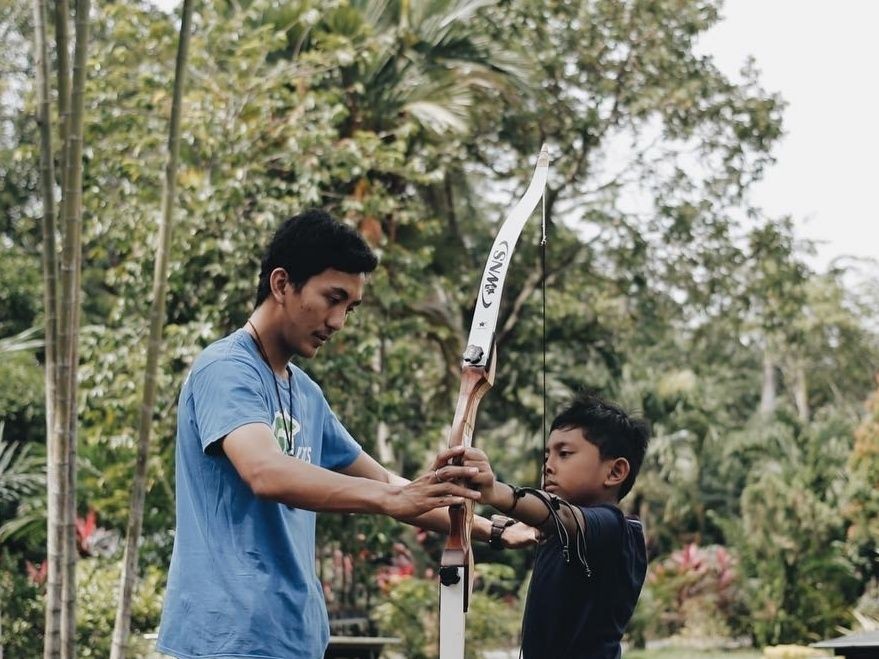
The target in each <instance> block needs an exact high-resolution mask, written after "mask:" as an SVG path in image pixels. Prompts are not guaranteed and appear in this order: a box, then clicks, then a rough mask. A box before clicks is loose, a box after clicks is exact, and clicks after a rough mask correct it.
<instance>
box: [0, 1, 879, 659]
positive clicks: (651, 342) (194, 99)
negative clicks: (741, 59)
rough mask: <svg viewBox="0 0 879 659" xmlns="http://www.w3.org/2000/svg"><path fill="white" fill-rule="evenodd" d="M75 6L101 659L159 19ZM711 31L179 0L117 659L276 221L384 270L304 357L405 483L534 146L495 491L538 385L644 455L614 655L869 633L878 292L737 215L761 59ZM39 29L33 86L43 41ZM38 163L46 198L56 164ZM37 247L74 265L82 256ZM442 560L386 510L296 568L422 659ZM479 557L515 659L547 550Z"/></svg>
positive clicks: (80, 325)
mask: <svg viewBox="0 0 879 659" xmlns="http://www.w3.org/2000/svg"><path fill="white" fill-rule="evenodd" d="M34 4H37V5H39V4H40V3H31V2H25V1H24V0H7V1H6V2H4V4H3V5H2V8H0V33H2V39H0V75H2V83H0V84H2V87H0V98H2V115H0V172H2V182H0V208H2V213H0V222H2V224H0V353H2V358H0V423H2V425H0V541H2V550H0V648H2V652H3V653H4V656H8V657H37V656H40V655H41V654H42V652H43V642H44V641H43V635H44V633H43V631H44V625H45V624H46V622H45V615H44V600H45V597H46V589H47V584H46V579H47V567H46V565H47V564H46V560H47V543H48V542H49V540H50V538H49V536H50V533H49V530H50V529H51V528H52V525H51V520H48V521H47V506H48V501H47V485H46V479H47V469H46V464H47V451H46V446H47V432H46V415H45V410H46V392H45V382H46V377H45V375H44V370H45V368H44V366H45V363H46V359H47V356H46V344H45V342H44V341H43V340H42V339H43V334H44V327H45V326H46V314H45V311H44V309H45V306H44V286H45V280H44V275H43V257H44V255H45V254H46V249H47V247H46V246H47V244H48V243H47V241H46V239H45V237H44V233H43V219H44V216H45V209H46V202H45V200H46V197H45V196H44V193H43V191H42V190H41V187H40V185H41V166H40V145H41V139H40V123H39V121H38V117H39V112H40V105H39V102H38V101H39V93H38V92H39V89H38V84H37V82H38V75H37V72H38V71H37V68H38V62H37V58H36V56H35V53H36V52H37V51H36V50H35V38H34V35H35V31H36V27H37V26H36V25H35V19H34V12H33V6H34ZM65 4H66V3H65ZM77 5H78V6H81V5H85V7H86V13H87V14H88V16H89V21H88V23H89V25H88V27H89V34H88V36H87V43H88V49H87V54H86V57H85V59H84V64H85V67H84V76H83V80H82V82H83V87H82V91H83V95H82V99H83V106H82V109H83V112H82V121H83V131H82V154H81V162H82V171H81V176H82V184H81V193H82V196H81V210H82V223H81V239H82V243H81V269H82V270H81V282H80V287H81V290H82V298H81V312H80V318H79V319H78V322H75V323H74V325H75V327H76V328H77V329H76V333H75V339H76V344H77V346H78V353H79V354H78V364H79V366H78V373H77V387H76V393H77V396H76V398H75V404H76V417H75V418H76V422H75V423H74V425H75V428H76V440H77V441H76V459H75V473H76V479H75V488H76V489H75V494H76V497H75V517H76V524H75V539H76V554H75V557H76V558H77V560H76V589H75V604H76V617H75V630H76V634H75V639H74V640H75V648H76V654H77V655H78V656H83V657H88V656H94V657H105V656H109V654H110V649H109V648H110V643H111V637H112V630H113V626H114V618H115V616H116V608H117V602H118V600H119V580H120V570H121V562H122V551H123V546H124V542H125V535H126V528H127V525H128V523H129V518H130V508H131V503H130V492H131V489H132V482H133V474H134V472H135V462H136V455H137V450H138V443H139V439H138V436H139V432H138V424H139V421H138V419H139V415H140V408H141V403H142V398H143V386H144V385H143V383H144V373H145V372H146V371H147V347H146V345H147V337H148V335H149V333H150V310H151V305H152V303H153V302H154V299H153V298H154V297H155V296H154V293H153V291H154V290H155V289H154V288H153V277H154V274H153V273H154V267H155V263H156V259H157V256H156V255H157V254H158V253H159V251H160V247H161V243H160V242H159V244H157V241H158V238H157V237H158V228H159V225H160V223H161V222H160V220H161V218H162V217H163V215H164V213H163V201H162V199H163V195H162V191H163V188H164V189H167V183H165V182H164V180H165V167H166V162H167V161H168V151H167V149H166V142H167V140H168V131H169V117H170V115H171V105H172V98H173V90H174V82H175V56H176V54H177V50H178V43H179V39H180V37H179V30H180V17H179V16H177V15H174V14H170V15H169V14H168V13H166V12H164V11H162V10H160V9H159V8H157V7H155V6H154V5H152V4H150V3H148V2H138V1H133V0H124V1H119V2H105V3H95V6H93V7H91V8H90V9H89V8H88V3H81V2H78V3H77ZM719 12H720V6H719V3H718V2H713V1H694V0H629V1H619V0H614V1H610V0H606V1H604V0H590V1H588V2H566V1H561V0H551V1H548V2H529V1H526V0H508V1H500V0H498V1H492V0H371V1H370V0H325V1H323V2H320V1H314V2H310V1H308V0H299V1H293V2H272V1H270V0H252V1H251V0H242V1H240V2H225V1H224V2H213V3H195V6H194V11H193V17H192V27H191V42H190V44H189V55H188V60H187V61H186V65H185V70H186V75H187V78H186V84H185V87H184V88H183V93H182V97H181V101H182V106H181V107H182V113H181V115H180V145H179V159H178V161H177V164H176V177H175V181H176V194H174V195H173V196H172V197H171V198H170V202H169V203H168V204H165V205H164V208H165V209H170V210H171V211H172V214H173V218H174V222H173V230H172V231H170V235H169V239H170V244H169V252H168V260H167V263H168V272H167V288H166V291H165V292H164V296H163V300H164V303H165V308H164V312H163V314H162V316H161V323H162V325H163V342H162V351H161V355H160V358H159V362H158V378H157V381H156V395H157V398H156V402H155V407H154V409H152V410H151V411H150V415H149V418H150V420H151V423H150V428H151V434H152V441H151V443H150V445H149V450H148V454H147V460H146V474H147V480H146V489H145V496H146V499H145V506H144V509H143V535H142V538H141V541H140V543H139V552H138V556H137V563H138V572H139V579H138V583H137V588H136V591H135V597H134V605H133V610H132V618H131V630H132V637H131V643H132V645H131V648H130V650H129V656H146V653H147V652H148V651H149V650H148V647H149V645H150V641H149V639H148V638H147V636H148V635H149V634H151V633H152V632H154V631H155V628H156V626H157V623H158V616H159V613H160V609H161V600H162V592H163V588H164V582H165V576H166V572H167V567H168V562H169V558H170V551H171V547H172V543H173V528H174V464H173V458H174V428H175V416H176V414H175V411H176V396H177V392H178V391H179V387H180V385H181V383H182V380H183V378H184V377H185V375H186V372H187V369H188V367H189V365H190V364H191V362H192V359H193V358H194V357H195V355H197V354H198V352H199V351H200V349H201V348H202V347H204V346H205V345H206V344H207V343H209V342H210V341H212V340H214V339H216V338H218V337H220V336H222V335H224V334H226V333H227V332H230V331H232V330H233V329H235V328H237V327H240V326H241V325H242V324H243V322H244V320H245V319H246V318H247V316H248V314H249V312H250V310H251V306H252V300H253V298H254V294H255V286H256V274H257V271H258V264H259V258H260V253H259V251H260V247H261V246H262V245H263V244H264V243H265V242H266V240H267V239H268V237H269V236H270V235H271V233H272V230H273V228H274V227H275V226H276V225H277V224H278V222H279V221H281V220H282V219H284V218H285V217H287V216H289V215H291V214H293V213H295V212H297V211H298V210H300V209H302V208H306V207H312V206H319V207H322V208H325V209H327V210H329V211H331V212H332V213H334V214H336V215H337V216H339V217H341V218H344V219H345V221H347V222H349V223H350V224H352V225H353V226H356V227H357V228H358V229H359V230H360V231H361V232H362V233H363V234H364V235H365V236H366V237H367V239H368V240H369V241H370V243H371V244H372V245H373V246H374V247H375V249H376V250H377V252H378V253H379V254H380V256H381V261H382V263H381V266H380V268H379V270H378V271H377V272H376V273H375V275H374V276H373V277H372V278H371V281H370V283H369V286H368V289H367V297H366V299H365V303H364V305H363V308H362V309H361V310H358V313H357V314H356V315H355V318H354V319H353V320H352V321H351V322H350V324H349V326H348V327H347V329H346V331H345V332H343V333H342V334H340V335H339V336H338V337H337V339H334V341H333V343H332V344H330V345H328V346H327V347H326V348H325V349H324V350H322V351H321V355H320V357H319V358H318V359H315V360H313V361H310V362H307V363H302V364H300V365H301V366H302V367H303V368H305V369H306V370H307V371H308V372H309V373H310V374H311V375H312V376H313V377H314V378H315V379H316V380H317V381H318V382H319V383H321V385H322V387H323V388H324V390H325V392H326V394H327V397H328V399H329V400H330V402H331V403H332V404H333V406H334V408H335V409H336V411H337V413H338V415H339V416H340V418H341V419H342V420H343V421H344V422H345V424H346V425H347V426H348V427H349V428H350V430H351V431H352V433H353V434H354V435H355V436H356V437H357V438H359V439H360V440H361V441H362V443H363V445H364V447H365V448H366V449H367V450H368V451H370V452H371V453H372V454H373V455H376V456H377V457H379V458H380V459H381V460H382V461H383V462H384V464H386V465H387V466H389V467H390V468H392V469H393V470H396V471H399V472H400V473H402V474H403V475H405V476H409V477H411V476H414V475H416V474H418V473H419V472H420V471H422V470H423V469H424V468H426V466H427V464H428V462H429V460H430V457H431V456H432V455H433V454H434V453H435V452H436V450H437V449H438V448H439V447H441V446H442V445H443V444H444V442H445V440H446V437H445V433H446V432H447V429H448V426H449V424H450V421H451V413H452V411H453V406H454V399H455V393H456V390H457V386H458V378H459V375H458V370H459V359H460V353H461V349H462V346H463V343H464V339H465V335H466V331H467V328H468V327H469V322H470V314H471V312H472V308H473V303H474V293H475V288H476V285H477V283H478V277H479V275H480V273H481V270H482V266H483V264H484V259H485V255H486V254H487V251H488V248H489V246H490V244H491V240H492V239H493V237H494V233H495V231H496V228H497V225H498V222H499V221H500V220H501V219H502V218H503V216H504V214H505V212H506V211H507V210H508V209H509V208H510V207H511V205H512V203H514V201H515V200H516V198H517V197H518V196H519V195H520V194H521V193H522V191H523V188H524V185H525V184H526V182H527V179H528V177H529V174H530V171H531V170H532V168H533V166H534V161H535V156H536V154H537V152H538V150H539V148H540V145H541V144H542V143H546V144H547V145H548V146H549V149H550V155H551V159H552V160H551V169H550V176H549V186H548V189H547V194H546V201H545V211H544V212H545V215H546V220H547V232H548V244H547V253H546V267H545V268H543V267H542V266H541V258H540V250H539V246H538V243H539V241H540V220H539V218H538V217H535V218H533V219H532V222H531V224H530V225H529V226H527V227H526V230H525V234H524V236H523V238H522V242H521V243H520V246H519V248H518V250H517V252H516V254H515V257H514V261H513V265H512V267H511V268H510V272H509V278H508V282H507V292H506V295H505V300H506V304H505V307H504V309H503V310H502V315H501V319H500V321H499V324H498V327H499V332H498V346H499V351H500V357H499V368H498V374H497V381H496V383H495V386H494V388H493V389H492V391H491V392H490V393H489V394H488V395H487V397H486V399H485V400H484V401H483V403H482V406H481V410H480V416H479V420H478V427H477V434H476V441H477V443H478V445H479V446H481V447H482V448H483V449H484V450H486V451H487V452H488V454H489V455H490V456H491V458H492V460H493V464H494V466H495V468H496V471H497V473H498V475H499V477H500V478H501V479H503V480H509V481H511V482H518V483H521V484H534V483H536V482H537V480H538V475H539V470H540V462H541V455H542V450H543V443H542V442H543V440H542V433H543V425H544V418H543V416H544V395H545V396H546V399H547V401H548V412H547V413H548V414H549V415H550V416H551V415H552V414H553V412H554V410H555V409H556V408H558V407H559V406H560V405H561V404H563V403H564V402H565V401H566V400H567V399H568V398H569V397H570V396H571V395H572V393H574V392H576V391H578V390H581V389H584V388H588V389H592V390H596V391H598V392H600V393H602V394H604V395H606V396H607V397H609V398H612V399H614V400H617V401H619V402H620V403H622V404H623V405H624V406H626V407H627V408H629V409H631V410H633V411H636V412H638V413H642V414H644V415H645V416H646V417H647V418H648V419H649V420H650V422H651V424H652V426H653V430H654V435H655V436H654V439H653V440H652V444H651V447H650V451H649V454H648V457H647V461H646V463H645V465H644V468H643V471H642V475H641V477H640V479H639V481H638V484H637V485H636V488H635V490H634V491H633V493H632V494H631V495H630V496H629V497H628V498H627V499H626V500H625V502H624V504H625V508H626V509H627V510H628V511H630V512H635V513H637V514H639V515H640V516H641V518H642V519H643V520H644V522H645V526H646V529H647V535H648V543H649V552H650V557H651V563H650V568H649V575H648V581H647V584H646V587H645V591H644V593H643V594H642V597H641V601H640V603H639V605H638V609H637V611H636V614H635V619H634V620H633V622H632V624H631V626H630V629H629V635H628V643H629V644H630V645H631V646H640V645H644V644H645V643H647V642H649V641H655V640H659V639H668V638H669V637H675V638H681V639H695V640H704V639H712V640H713V641H715V642H717V643H718V644H723V643H724V642H726V641H729V642H733V643H742V642H746V643H749V644H753V645H754V646H755V647H758V648H759V647H762V646H764V645H768V644H777V643H801V644H805V643H809V642H812V641H815V640H819V639H821V638H826V637H828V636H834V635H837V634H838V633H839V631H840V630H841V629H856V628H860V627H862V626H866V627H869V626H870V625H875V624H876V620H877V618H879V586H877V576H879V560H877V539H879V521H877V520H879V393H877V381H876V379H875V375H876V372H877V369H879V334H877V329H879V324H877V322H876V321H877V316H876V309H877V301H879V300H877V291H879V287H877V281H876V279H875V278H870V277H865V276H863V271H858V273H855V272H854V271H853V266H852V265H850V264H848V265H847V264H846V263H845V262H834V263H831V264H830V265H828V266H826V267H821V268H817V267H816V266H815V265H814V261H813V260H811V258H810V255H811V254H812V252H813V246H812V245H810V244H809V242H808V241H806V240H803V239H802V238H801V237H800V236H798V235H797V234H796V233H795V231H794V220H793V218H790V217H775V216H769V215H767V214H766V213H765V212H763V211H762V210H761V208H759V207H757V206H755V205H753V204H752V203H751V201H750V198H749V194H748V193H749V190H750V189H751V188H752V187H753V185H754V184H755V182H757V181H759V180H760V179H761V177H762V176H763V175H764V173H765V171H766V169H767V168H768V167H771V165H772V163H773V155H772V154H773V146H774V145H775V144H776V143H777V141H778V140H779V139H780V138H781V137H782V135H783V128H784V107H785V106H784V101H783V99H782V98H781V97H780V96H779V95H778V94H775V93H773V92H772V91H771V90H766V89H764V88H763V86H762V85H761V81H760V76H759V72H758V68H757V66H755V65H753V64H748V65H746V67H745V68H744V69H743V71H742V74H741V77H740V79H737V80H731V79H730V78H728V77H727V76H725V75H724V74H723V73H721V71H720V70H719V69H718V67H717V66H716V65H715V63H714V61H713V60H712V58H711V57H710V56H707V55H705V54H703V53H700V52H698V51H697V49H696V47H695V46H696V43H697V41H698V39H699V37H700V35H702V34H704V33H705V32H706V31H707V30H709V29H710V28H711V27H712V26H713V25H715V24H716V23H717V21H718V20H719V16H720V14H719ZM50 24H51V21H50ZM49 33H50V37H49V43H48V49H47V50H48V53H49V55H50V62H49V66H50V68H51V67H55V66H56V65H57V62H58V56H57V55H58V53H59V52H60V51H59V49H58V48H57V44H56V43H55V41H54V39H55V37H54V36H53V35H54V34H55V33H54V32H52V29H51V25H50V29H49ZM50 100H52V99H50ZM51 116H52V122H53V125H52V126H51V129H52V132H53V134H54V135H56V136H57V135H58V134H59V126H58V125H57V122H58V115H57V114H52V115H51ZM835 121H843V119H842V118H838V119H836V120H835ZM832 129H833V126H832V124H831V125H829V126H828V130H832ZM63 144H64V142H63V140H58V139H57V137H56V144H55V146H56V149H62V148H63ZM55 156H56V160H58V161H59V165H58V166H57V170H58V172H59V174H58V186H57V187H58V190H59V191H60V183H61V178H62V177H65V176H66V175H65V174H62V173H61V172H62V167H61V165H63V164H64V163H66V162H67V161H66V159H59V158H58V156H57V153H56V154H55ZM61 161H64V162H61ZM172 190H173V188H172ZM169 226H170V225H169ZM58 234H59V240H58V241H57V242H58V245H59V248H58V249H57V250H56V251H57V252H58V253H59V254H60V253H61V252H62V251H63V250H62V249H61V247H60V245H62V243H63V241H62V240H61V237H63V238H67V237H68V235H69V234H68V230H67V229H66V228H65V226H59V227H58ZM854 274H858V276H857V277H855V276H853V275H854ZM544 288H545V317H544V297H543V295H542V290H543V289H544ZM74 321H76V319H75V318H74ZM544 321H545V332H544ZM544 333H545V337H546V340H545V348H544V341H543V337H544ZM544 375H545V390H544ZM49 471H50V472H51V471H52V470H51V469H50V470H49ZM56 475H57V474H56ZM51 476H52V474H51V473H50V474H49V477H50V478H51ZM441 546H442V538H440V537H438V536H435V535H433V534H419V533H416V532H415V531H414V530H412V529H408V528H403V527H401V526H400V525H398V524H397V523H395V522H393V521H391V520H385V519H379V518H374V517H365V516H332V515H324V516H322V518H321V521H320V524H319V548H320V554H321V557H322V558H321V561H320V563H319V565H318V566H317V569H318V572H319V574H320V575H321V578H322V579H323V582H324V584H325V591H326V595H327V600H328V606H329V608H330V611H331V615H332V616H334V617H336V618H351V617H359V616H366V617H369V618H370V619H371V621H372V622H371V625H372V628H371V630H372V631H374V632H376V633H385V634H392V635H396V636H400V637H401V638H402V639H403V648H404V652H405V654H406V656H408V657H412V658H413V659H414V658H417V657H431V656H434V654H435V642H436V616H437V611H436V606H435V604H436V580H435V577H434V573H435V569H436V565H437V563H438V552H439V550H440V549H441ZM477 561H478V563H479V568H478V569H479V581H478V584H477V595H476V598H475V600H474V603H473V611H472V613H471V614H470V615H469V618H468V651H470V652H472V653H476V652H477V651H480V650H483V649H493V648H499V647H508V646H513V645H515V642H516V636H517V633H518V629H519V624H520V620H521V601H522V597H523V595H524V588H525V584H526V582H527V575H528V570H529V566H530V562H531V557H530V554H529V553H527V552H523V553H512V552H503V553H498V552H493V551H491V550H488V549H486V548H479V550H478V553H477ZM474 656H475V654H474Z"/></svg>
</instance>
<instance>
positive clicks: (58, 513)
mask: <svg viewBox="0 0 879 659" xmlns="http://www.w3.org/2000/svg"><path fill="white" fill-rule="evenodd" d="M68 16H69V6H68V4H67V0H57V1H56V3H55V11H54V19H55V50H56V58H57V62H58V71H57V74H58V127H59V137H60V145H61V153H60V167H61V179H62V185H61V194H62V203H61V205H60V206H59V218H58V220H57V222H58V226H59V227H60V228H61V229H66V226H65V212H64V206H65V204H64V203H63V199H64V195H65V194H66V191H67V186H66V177H67V163H68V158H67V152H68V146H69V145H68V139H67V134H68V128H67V124H68V122H69V121H70V57H69V54H68V36H69V29H68V26H67V20H68ZM47 66H48V64H47ZM52 184H53V185H54V181H53V182H52ZM53 211H54V205H53ZM45 249H46V245H44V250H45ZM66 260H67V257H66V255H65V254H64V253H63V252H62V255H61V266H60V272H59V271H58V269H57V268H58V266H57V264H56V272H55V273H54V274H55V277H56V281H58V278H59V275H60V282H61V290H62V292H64V293H65V295H64V297H65V298H66V291H67V289H68V286H67V282H66V281H65V279H66V277H67V273H68V272H69V266H68V265H67V264H66ZM56 286H57V285H56ZM56 291H57V288H56ZM56 297H57V295H56ZM69 311H70V309H69V306H67V305H66V304H62V303H61V300H60V299H58V300H56V302H55V305H54V312H55V316H56V324H55V334H54V346H53V347H52V348H51V350H52V352H53V354H54V361H55V364H54V369H53V372H52V373H51V376H50V377H51V378H52V380H53V383H52V386H51V388H52V391H53V392H54V395H53V398H52V400H51V403H50V408H51V411H50V409H49V408H47V411H46V416H47V422H48V420H49V419H51V423H52V429H51V431H50V446H49V448H50V450H49V452H48V456H47V457H48V460H49V465H48V469H47V479H48V484H47V525H48V540H47V545H48V546H47V554H48V556H47V559H46V560H47V561H48V566H47V575H46V629H45V640H44V644H43V656H44V658H45V659H59V658H60V657H61V647H62V632H61V628H62V624H63V622H62V621H63V614H62V608H63V607H62V600H63V584H64V553H65V548H66V546H67V541H66V537H65V533H66V525H65V524H64V510H65V507H66V498H67V496H68V494H67V492H68V487H67V472H68V469H67V459H68V451H67V445H66V441H67V435H66V432H65V429H66V427H67V425H68V423H67V421H66V416H67V414H66V410H67V407H68V406H67V403H66V401H67V399H68V398H69V382H70V378H69V370H70V362H69V356H68V351H67V348H66V346H67V344H68V343H69V337H68V335H69V332H70V329H69V328H70V321H69V319H68V318H67V317H66V316H65V314H68V313H69ZM48 312H49V310H48V309H47V313H48ZM48 338H49V337H48V336H47V339H48ZM47 350H49V348H48V346H47ZM47 354H48V353H47ZM47 379H48V377H47ZM47 394H48V391H47Z"/></svg>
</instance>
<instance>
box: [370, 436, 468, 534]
mask: <svg viewBox="0 0 879 659" xmlns="http://www.w3.org/2000/svg"><path fill="white" fill-rule="evenodd" d="M465 450H466V449H465V448H464V447H463V446H456V447H455V448H450V449H445V450H443V451H440V452H439V453H438V454H437V456H436V458H435V459H434V461H433V468H432V469H431V470H430V471H428V472H427V473H426V474H423V475H422V476H420V477H418V478H416V479H415V480H414V481H412V482H410V483H407V484H406V485H402V486H399V487H397V488H396V489H395V491H394V492H393V493H392V494H391V495H390V497H389V498H388V501H387V502H386V503H385V513H386V514H387V515H390V516H391V517H394V518H395V519H400V520H406V519H412V518H414V517H418V516H419V515H421V514H423V513H426V512H428V511H429V510H433V509H434V508H442V507H445V506H453V505H457V504H462V503H464V501H465V499H472V500H474V501H478V500H479V499H480V498H481V496H482V495H481V494H480V492H479V491H478V490H477V489H475V488H474V489H471V488H469V487H467V486H465V485H461V484H459V482H458V481H468V482H469V480H470V479H472V478H474V477H476V476H477V475H478V474H479V468H478V467H475V466H470V465H461V466H459V465H454V464H450V463H451V461H452V460H454V459H455V458H458V457H460V456H462V455H464V452H465Z"/></svg>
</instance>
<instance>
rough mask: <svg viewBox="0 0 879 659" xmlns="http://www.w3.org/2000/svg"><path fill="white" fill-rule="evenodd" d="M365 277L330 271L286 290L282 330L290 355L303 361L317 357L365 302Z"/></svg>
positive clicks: (289, 286)
mask: <svg viewBox="0 0 879 659" xmlns="http://www.w3.org/2000/svg"><path fill="white" fill-rule="evenodd" d="M365 283H366V276H365V275H364V274H363V273H349V272H341V271H340V270H334V269H332V268H328V269H327V270H324V271H323V272H321V273H320V274H317V275H315V276H313V277H312V278H311V279H309V280H308V281H307V282H305V284H304V285H303V286H302V288H301V289H297V288H296V287H295V286H293V285H292V284H290V283H287V284H286V285H285V287H284V299H283V308H284V315H285V323H284V326H283V327H282V328H281V334H282V336H283V337H284V339H285V341H286V343H287V347H288V348H289V351H290V352H291V353H293V354H296V355H300V356H301V357H314V355H315V353H316V352H317V350H318V348H320V347H321V346H322V345H323V344H324V343H326V341H327V340H328V339H329V338H330V336H332V335H333V334H334V333H336V332H338V331H339V330H340V329H342V327H343V326H344V325H345V320H346V319H347V318H348V314H350V313H351V312H352V311H353V310H354V309H355V308H356V307H357V306H358V305H359V304H360V301H361V300H362V299H363V286H364V284H365Z"/></svg>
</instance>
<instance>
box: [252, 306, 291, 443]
mask: <svg viewBox="0 0 879 659" xmlns="http://www.w3.org/2000/svg"><path fill="white" fill-rule="evenodd" d="M247 324H248V325H250V327H251V329H252V330H253V341H254V343H256V348H257V350H259V356H260V357H262V360H263V361H264V362H265V363H266V366H268V367H269V372H270V373H271V374H272V382H273V383H274V385H275V395H276V396H277V397H278V409H279V410H280V411H281V425H283V426H284V435H286V437H287V443H286V444H285V445H284V453H286V454H287V455H290V451H292V450H293V431H292V429H291V428H290V425H289V424H288V423H287V418H286V417H285V416H284V405H283V404H282V403H281V388H280V387H279V386H278V376H277V375H276V374H275V370H274V369H273V368H272V363H271V362H270V361H269V356H268V354H266V349H265V347H264V346H263V343H262V339H261V338H260V336H259V332H258V331H257V330H256V325H254V324H253V323H252V322H251V321H250V320H248V321H247ZM284 370H286V371H287V385H288V389H287V392H288V394H289V398H290V416H291V417H292V416H293V373H291V372H290V368H289V367H288V366H285V367H284Z"/></svg>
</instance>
